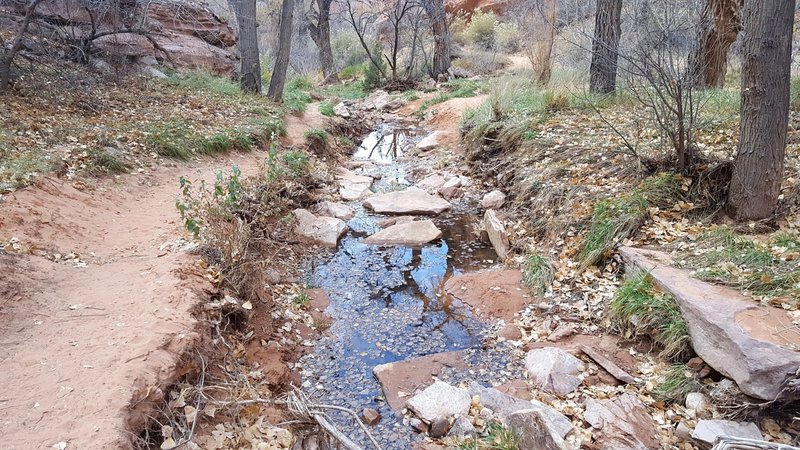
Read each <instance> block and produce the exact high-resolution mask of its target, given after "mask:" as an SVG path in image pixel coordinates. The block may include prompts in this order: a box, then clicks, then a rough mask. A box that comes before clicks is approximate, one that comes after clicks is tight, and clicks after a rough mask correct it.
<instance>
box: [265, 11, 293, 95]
mask: <svg viewBox="0 0 800 450" xmlns="http://www.w3.org/2000/svg"><path fill="white" fill-rule="evenodd" d="M293 18H294V0H283V6H282V9H281V22H280V32H279V34H278V56H277V58H275V68H274V69H273V70H272V79H271V80H270V82H269V92H268V93H267V95H268V96H269V98H270V99H272V101H274V102H277V103H280V102H282V101H283V86H284V85H285V84H286V71H287V70H288V69H289V53H290V52H291V50H292V20H293Z"/></svg>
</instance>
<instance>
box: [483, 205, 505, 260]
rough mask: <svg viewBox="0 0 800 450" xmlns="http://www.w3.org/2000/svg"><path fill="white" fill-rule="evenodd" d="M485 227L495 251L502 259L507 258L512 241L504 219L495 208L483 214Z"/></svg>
mask: <svg viewBox="0 0 800 450" xmlns="http://www.w3.org/2000/svg"><path fill="white" fill-rule="evenodd" d="M483 227H484V228H485V229H486V233H488V234H489V242H491V243H492V247H494V251H495V253H497V256H498V257H499V258H500V259H501V260H505V259H506V257H507V256H508V250H509V248H510V247H511V242H510V241H509V239H508V233H507V232H506V227H505V225H503V221H501V220H500V218H498V217H497V213H496V212H495V211H494V210H491V209H487V210H486V213H485V214H484V215H483Z"/></svg>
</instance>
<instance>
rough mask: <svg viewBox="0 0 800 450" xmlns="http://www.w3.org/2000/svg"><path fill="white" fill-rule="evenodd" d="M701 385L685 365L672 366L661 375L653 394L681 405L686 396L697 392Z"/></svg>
mask: <svg viewBox="0 0 800 450" xmlns="http://www.w3.org/2000/svg"><path fill="white" fill-rule="evenodd" d="M701 387H702V385H701V384H700V382H699V381H698V380H697V378H696V377H695V376H694V373H693V372H692V371H691V370H690V369H689V367H687V366H686V365H685V364H673V365H672V366H670V367H669V368H668V369H667V370H665V371H664V372H662V373H661V379H660V381H659V383H658V384H657V385H656V386H655V389H654V390H653V392H654V393H655V394H656V396H657V397H659V398H661V399H662V400H665V401H670V402H675V403H683V402H684V401H686V395H687V394H689V393H691V392H697V391H699V390H700V389H701Z"/></svg>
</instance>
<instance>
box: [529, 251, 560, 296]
mask: <svg viewBox="0 0 800 450" xmlns="http://www.w3.org/2000/svg"><path fill="white" fill-rule="evenodd" d="M554 275H555V270H554V269H553V263H552V261H550V258H547V257H546V256H541V255H531V256H528V257H527V258H525V261H524V262H523V263H522V281H523V283H525V284H526V285H527V286H528V287H529V288H531V291H532V292H533V293H534V294H536V295H538V296H541V295H544V294H545V293H546V292H547V290H548V289H550V285H551V284H552V283H553V277H554Z"/></svg>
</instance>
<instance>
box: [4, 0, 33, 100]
mask: <svg viewBox="0 0 800 450" xmlns="http://www.w3.org/2000/svg"><path fill="white" fill-rule="evenodd" d="M42 1H43V0H31V1H30V2H29V3H28V6H27V7H26V8H25V17H23V18H22V21H21V22H20V23H19V28H17V34H16V36H14V40H13V41H12V42H11V45H10V46H9V47H8V48H6V49H4V51H3V52H2V53H0V94H4V93H6V92H7V91H8V89H9V88H10V87H11V65H12V64H13V63H14V58H15V57H16V56H17V53H19V52H20V50H22V47H23V40H24V39H25V35H26V34H28V28H29V27H30V25H31V22H32V21H33V17H34V15H35V13H36V8H37V7H38V6H39V3H42Z"/></svg>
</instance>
